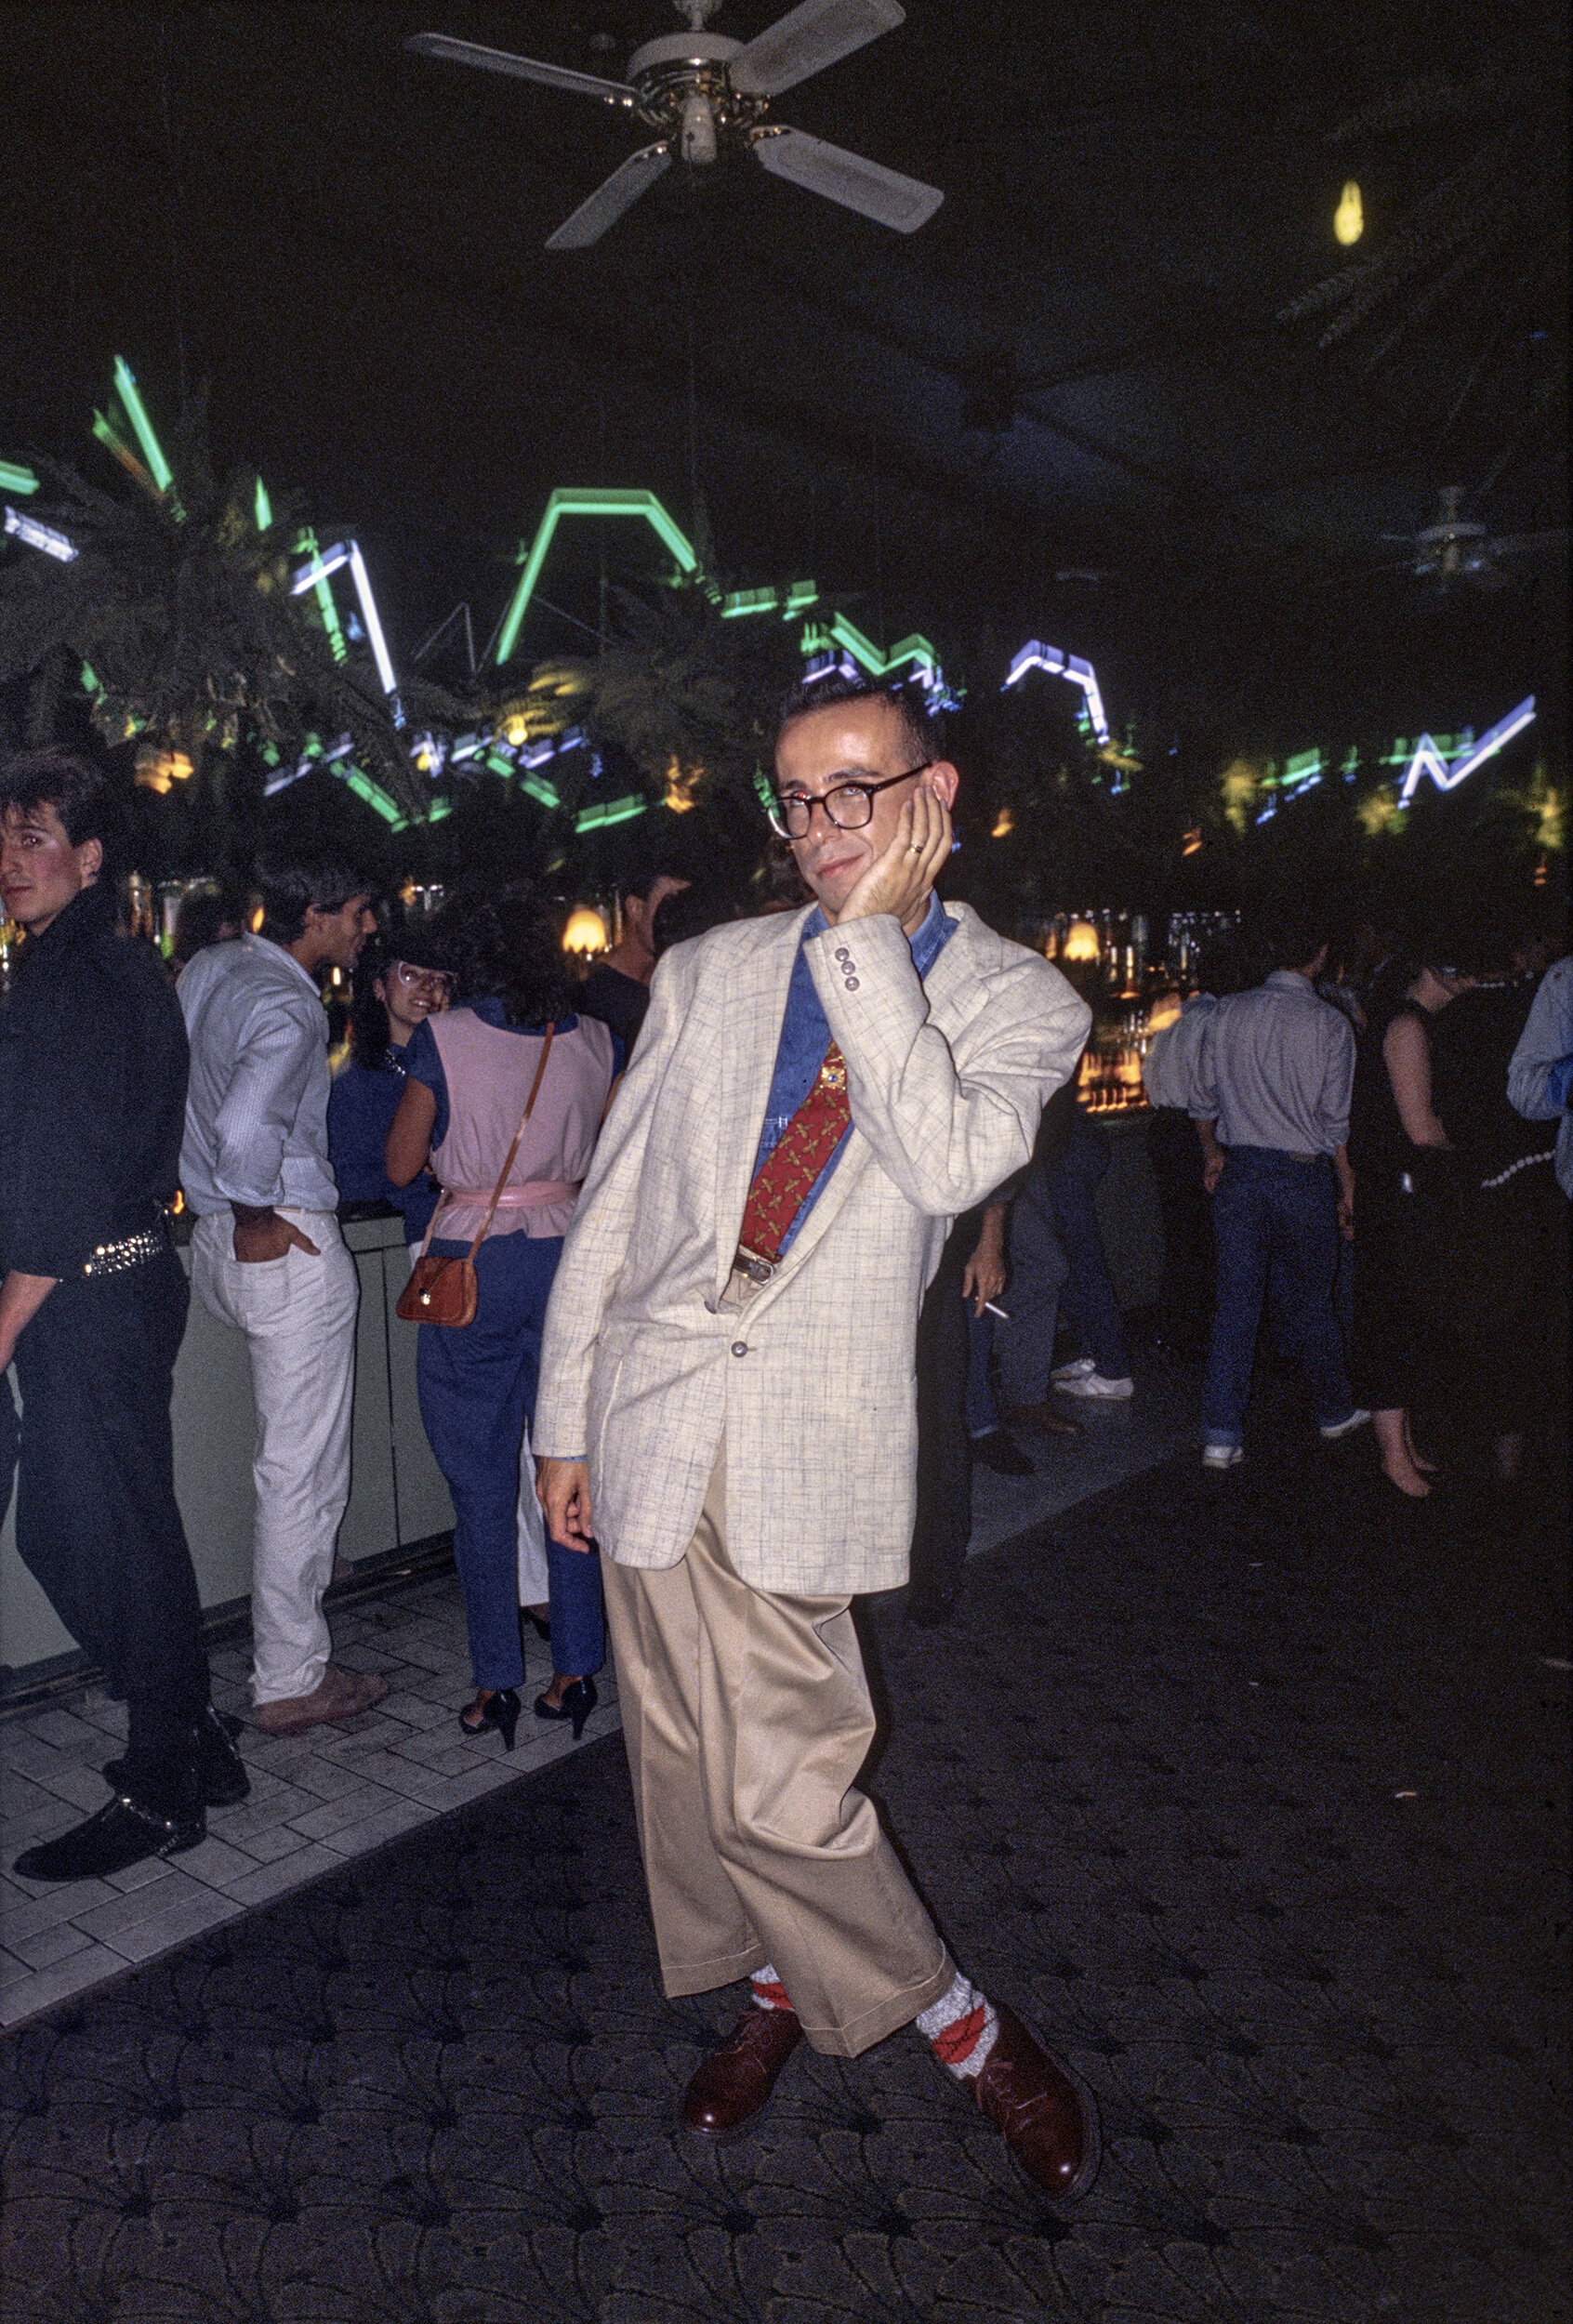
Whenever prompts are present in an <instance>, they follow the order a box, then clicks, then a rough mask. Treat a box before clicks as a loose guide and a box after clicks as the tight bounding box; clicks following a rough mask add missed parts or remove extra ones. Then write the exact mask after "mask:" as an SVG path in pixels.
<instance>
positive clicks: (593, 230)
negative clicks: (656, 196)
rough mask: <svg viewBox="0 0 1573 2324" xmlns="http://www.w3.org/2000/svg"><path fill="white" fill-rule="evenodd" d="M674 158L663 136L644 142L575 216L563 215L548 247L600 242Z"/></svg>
mask: <svg viewBox="0 0 1573 2324" xmlns="http://www.w3.org/2000/svg"><path fill="white" fill-rule="evenodd" d="M671 158H672V149H671V147H670V146H669V145H668V143H667V140H666V139H665V138H663V139H661V140H660V142H659V143H658V144H655V145H643V146H641V148H640V150H639V152H637V153H630V154H629V155H628V160H627V161H626V162H624V164H623V165H622V166H621V168H620V169H615V170H614V171H613V172H612V175H611V177H610V178H606V179H605V180H604V182H603V183H602V184H601V185H599V186H597V188H596V190H595V191H594V192H593V193H592V194H591V195H590V198H589V200H588V202H581V203H580V205H579V206H578V208H577V209H576V210H575V212H574V215H573V217H572V218H564V219H563V221H562V225H561V226H560V227H559V228H558V230H557V231H556V233H555V234H553V235H552V236H551V237H550V238H549V241H548V243H547V248H548V249H549V250H585V249H588V246H589V244H591V243H592V242H599V241H600V240H601V235H602V234H603V233H604V232H605V231H606V229H607V228H608V227H609V226H615V224H616V222H617V220H618V219H619V218H621V217H622V215H623V212H624V211H625V210H628V209H631V208H632V207H633V205H634V204H635V203H636V202H637V201H638V200H639V197H640V195H641V193H643V192H644V191H646V189H647V188H648V187H651V186H653V185H654V183H655V180H656V178H659V176H660V175H661V172H662V171H663V170H664V169H666V168H667V167H668V165H669V164H670V162H671Z"/></svg>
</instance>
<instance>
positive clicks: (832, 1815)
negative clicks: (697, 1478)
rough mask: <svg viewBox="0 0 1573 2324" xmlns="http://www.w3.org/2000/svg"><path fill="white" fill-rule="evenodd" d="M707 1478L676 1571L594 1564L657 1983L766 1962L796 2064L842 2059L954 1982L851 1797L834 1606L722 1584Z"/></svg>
mask: <svg viewBox="0 0 1573 2324" xmlns="http://www.w3.org/2000/svg"><path fill="white" fill-rule="evenodd" d="M725 1467H726V1464H725V1447H724V1446H722V1449H721V1454H720V1458H719V1459H717V1462H716V1467H715V1472H714V1474H713V1475H712V1477H711V1479H710V1485H709V1490H708V1492H707V1495H706V1499H705V1508H704V1513H703V1514H702V1516H701V1517H700V1520H699V1526H698V1530H697V1532H696V1533H695V1534H694V1539H693V1541H692V1542H691V1543H690V1544H689V1547H688V1549H687V1551H686V1552H685V1553H684V1555H683V1557H682V1558H681V1561H680V1563H679V1564H678V1565H672V1566H668V1567H667V1568H665V1569H664V1570H662V1571H660V1572H646V1571H643V1570H641V1569H640V1568H638V1567H635V1566H628V1565H614V1564H613V1563H612V1561H611V1559H610V1558H606V1559H603V1560H602V1563H601V1575H602V1581H603V1584H604V1587H605V1591H606V1616H607V1625H608V1628H609V1629H610V1631H611V1633H612V1645H613V1651H614V1653H615V1657H616V1663H617V1691H618V1697H619V1700H620V1704H621V1708H622V1715H623V1739H624V1742H625V1743H626V1745H627V1747H628V1766H629V1770H630V1772H631V1774H632V1776H633V1794H634V1806H635V1810H636V1813H637V1815H638V1818H639V1838H640V1846H641V1851H642V1853H643V1856H644V1871H645V1878H646V1880H647V1881H648V1882H649V1886H650V1909H651V1915H652V1918H653V1919H654V1924H655V1942H656V1947H657V1949H658V1951H659V1953H660V1959H661V1977H662V1982H663V1985H664V1986H665V1988H666V1991H667V1992H668V1995H673V1996H675V1995H678V1994H683V1993H704V1992H707V1991H709V1989H710V1988H711V1987H714V1986H720V1985H730V1984H731V1983H732V1982H733V1981H734V1979H735V1978H738V1977H745V1976H747V1974H748V1973H749V1972H750V1971H751V1970H754V1969H760V1968H762V1967H763V1966H764V1964H765V1963H766V1961H772V1962H773V1963H774V1965H775V1968H776V1970H777V1971H778V1973H779V1974H780V1976H781V1979H782V1982H783V1984H784V1985H785V1986H786V1990H787V1993H788V1994H789V1995H790V1997H791V2000H792V2005H793V2007H794V2009H795V2010H796V2011H797V2013H798V2016H799V2018H800V2021H801V2024H802V2028H803V2031H804V2033H805V2034H806V2036H807V2037H808V2040H809V2041H810V2042H811V2043H812V2044H813V2048H814V2049H816V2050H822V2051H826V2052H828V2053H830V2054H832V2055H834V2056H838V2057H855V2056H857V2054H858V2053H859V2052H860V2051H863V2050H866V2049H868V2048H869V2047H870V2045H871V2044H872V2043H874V2042H876V2041H882V2040H884V2038H885V2036H886V2035H887V2034H889V2033H893V2032H894V2031H895V2029H896V2027H898V2026H905V2025H906V2024H908V2023H909V2022H910V2020H911V2019H912V2018H914V2017H916V2016H917V2015H918V2014H919V2011H920V2010H925V2009H927V2008H929V2006H930V2005H931V2003H932V2002H934V2001H937V2000H939V1998H940V1996H941V1994H943V1993H944V1992H945V1990H946V1989H947V1987H949V1984H950V1981H951V1979H952V1977H953V1976H954V1975H955V1974H956V1973H955V1967H954V1964H953V1963H952V1961H950V1958H949V1956H948V1954H947V1953H946V1951H945V1946H944V1944H943V1942H942V1941H941V1939H940V1936H939V1934H938V1932H937V1931H936V1929H935V1928H934V1925H933V1922H932V1921H931V1920H930V1918H929V1916H928V1914H927V1912H926V1911H925V1910H924V1908H923V1907H922V1905H921V1904H920V1903H919V1900H918V1897H917V1895H915V1894H914V1892H913V1888H912V1884H911V1882H909V1881H908V1879H907V1877H906V1875H905V1872H904V1871H903V1870H902V1868H901V1864H900V1862H899V1860H898V1858H897V1856H896V1855H895V1851H894V1850H893V1849H892V1846H891V1843H890V1842H889V1841H888V1840H887V1839H886V1838H885V1835H884V1833H883V1832H882V1831H881V1829H879V1817H878V1816H876V1814H875V1812H874V1808H873V1805H872V1803H871V1802H869V1801H868V1800H867V1799H866V1798H865V1796H864V1795H863V1793H862V1792H861V1791H859V1790H857V1789H854V1787H853V1777H854V1776H855V1775H856V1774H857V1771H858V1769H859V1768H860V1767H861V1765H862V1764H863V1762H864V1759H865V1758H866V1754H867V1750H868V1746H869V1744H870V1742H871V1741H872V1739H873V1735H874V1712H873V1707H872V1705H871V1704H870V1702H869V1698H868V1683H867V1679H866V1675H865V1672H864V1668H863V1656H862V1653H861V1651H860V1650H859V1647H858V1643H857V1637H856V1633H855V1631H853V1620H852V1615H851V1613H850V1612H849V1610H848V1609H849V1604H850V1601H849V1599H848V1598H847V1597H845V1596H840V1597H828V1598H819V1597H813V1598H805V1597H778V1596H776V1595H774V1594H773V1593H771V1592H767V1591H760V1590H754V1589H751V1588H750V1587H749V1585H748V1584H747V1582H745V1581H742V1580H740V1579H739V1578H738V1576H737V1574H736V1573H735V1572H734V1569H733V1566H732V1564H731V1561H730V1559H729V1558H728V1556H727V1552H726V1540H725V1508H726V1490H725V1486H726V1473H725Z"/></svg>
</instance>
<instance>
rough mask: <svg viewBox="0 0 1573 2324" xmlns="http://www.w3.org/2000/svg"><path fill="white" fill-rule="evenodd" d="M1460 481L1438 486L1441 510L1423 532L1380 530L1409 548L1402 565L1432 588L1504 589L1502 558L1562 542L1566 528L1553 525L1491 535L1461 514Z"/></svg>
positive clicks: (1507, 576)
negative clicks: (1541, 529) (1535, 530)
mask: <svg viewBox="0 0 1573 2324" xmlns="http://www.w3.org/2000/svg"><path fill="white" fill-rule="evenodd" d="M1462 500H1463V486H1462V485H1461V484H1445V485H1444V486H1443V488H1442V507H1441V513H1440V515H1439V517H1438V519H1437V522H1435V523H1434V524H1428V525H1427V526H1426V528H1425V530H1424V532H1423V533H1384V534H1383V535H1382V536H1381V537H1382V539H1383V540H1384V541H1403V542H1406V543H1408V546H1409V547H1411V548H1413V550H1414V557H1413V560H1412V561H1407V570H1408V571H1409V572H1410V573H1412V574H1414V576H1415V578H1416V580H1417V581H1429V582H1430V583H1431V584H1432V586H1433V587H1434V588H1438V589H1450V588H1474V589H1505V588H1507V586H1508V582H1509V580H1510V579H1511V577H1512V576H1511V575H1510V574H1507V573H1505V572H1504V571H1503V570H1502V565H1503V562H1504V561H1506V560H1508V559H1510V558H1514V557H1527V556H1533V555H1535V554H1537V553H1538V552H1539V551H1541V550H1544V549H1551V548H1562V547H1565V546H1566V540H1567V530H1566V526H1565V525H1563V526H1555V527H1553V528H1552V529H1551V530H1549V531H1546V532H1543V533H1503V534H1499V535H1495V536H1493V535H1491V534H1490V533H1489V532H1487V528H1486V526H1485V525H1484V524H1481V523H1479V522H1476V521H1475V520H1474V519H1473V518H1470V517H1465V516H1462V515H1461V513H1460V508H1461V502H1462Z"/></svg>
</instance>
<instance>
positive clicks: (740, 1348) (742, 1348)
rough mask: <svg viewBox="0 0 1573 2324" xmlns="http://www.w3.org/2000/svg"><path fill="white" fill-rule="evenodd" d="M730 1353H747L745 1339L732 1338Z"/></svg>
mask: <svg viewBox="0 0 1573 2324" xmlns="http://www.w3.org/2000/svg"><path fill="white" fill-rule="evenodd" d="M732 1353H733V1354H734V1355H747V1353H748V1342H747V1340H734V1341H733V1343H732Z"/></svg>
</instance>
